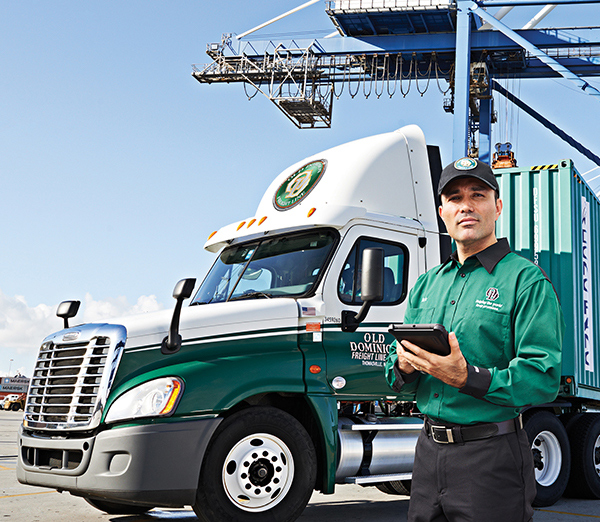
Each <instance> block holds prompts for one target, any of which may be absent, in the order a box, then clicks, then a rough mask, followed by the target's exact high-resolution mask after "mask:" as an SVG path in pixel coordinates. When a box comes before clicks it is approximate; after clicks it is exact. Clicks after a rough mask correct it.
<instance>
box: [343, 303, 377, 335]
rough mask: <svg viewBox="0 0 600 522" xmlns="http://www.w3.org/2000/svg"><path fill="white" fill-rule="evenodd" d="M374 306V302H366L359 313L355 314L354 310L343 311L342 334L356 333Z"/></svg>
mask: <svg viewBox="0 0 600 522" xmlns="http://www.w3.org/2000/svg"><path fill="white" fill-rule="evenodd" d="M372 304H373V302H372V301H366V302H364V303H363V304H362V306H361V307H360V310H359V311H358V313H355V312H353V311H352V310H343V311H342V332H350V333H352V332H356V329H357V328H358V325H359V324H360V323H362V322H363V321H364V320H365V317H367V314H368V313H369V309H370V308H371V305H372Z"/></svg>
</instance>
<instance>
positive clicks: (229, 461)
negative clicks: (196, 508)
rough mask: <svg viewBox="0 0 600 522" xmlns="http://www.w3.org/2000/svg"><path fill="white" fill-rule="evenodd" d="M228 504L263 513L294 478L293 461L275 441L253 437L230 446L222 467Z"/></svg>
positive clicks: (280, 497) (259, 435) (266, 436)
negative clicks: (229, 502)
mask: <svg viewBox="0 0 600 522" xmlns="http://www.w3.org/2000/svg"><path fill="white" fill-rule="evenodd" d="M222 476H223V486H224V488H225V492H226V493H227V496H228V497H229V500H230V501H231V502H232V503H233V504H235V506H236V507H238V508H239V509H242V510H244V511H253V512H259V511H266V510H267V509H271V508H272V507H273V506H275V505H276V504H278V503H279V502H280V501H281V500H283V498H284V497H285V495H286V494H287V492H288V491H289V489H290V487H291V485H292V481H293V478H294V460H293V458H292V454H291V451H290V449H289V448H288V447H287V445H286V444H285V443H284V442H283V441H282V440H281V439H279V438H278V437H275V436H274V435H271V434H267V433H257V434H254V435H250V436H248V437H245V438H244V439H242V440H240V441H239V442H238V443H237V444H235V445H234V446H233V448H232V449H231V451H230V452H229V454H228V455H227V458H226V459H225V462H224V465H223V475H222Z"/></svg>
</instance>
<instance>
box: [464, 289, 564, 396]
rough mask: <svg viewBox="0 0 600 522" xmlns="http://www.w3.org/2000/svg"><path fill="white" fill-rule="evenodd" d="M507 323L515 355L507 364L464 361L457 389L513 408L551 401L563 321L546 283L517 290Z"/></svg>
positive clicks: (557, 373)
mask: <svg viewBox="0 0 600 522" xmlns="http://www.w3.org/2000/svg"><path fill="white" fill-rule="evenodd" d="M512 322H513V333H514V350H515V357H514V358H513V359H512V360H511V361H510V363H509V365H508V367H507V368H476V367H474V366H471V365H469V366H470V368H468V369H469V376H468V379H467V384H466V386H465V387H464V388H462V389H461V392H462V393H467V394H468V395H472V396H473V397H477V398H480V399H483V400H486V401H488V402H491V403H493V404H497V405H499V406H509V407H516V408H522V407H526V406H530V405H535V404H543V403H546V402H552V401H553V400H554V399H555V398H556V395H557V393H558V389H559V385H560V376H561V355H562V341H563V335H564V330H565V322H564V318H563V314H562V310H561V308H560V304H559V302H558V298H557V297H556V293H555V292H554V289H553V288H552V284H551V283H550V282H549V281H547V280H546V279H543V280H538V281H537V282H535V283H533V284H532V285H530V286H529V287H528V288H526V289H525V290H524V291H523V292H521V294H520V295H519V296H518V297H517V301H516V304H515V310H514V314H513V319H512ZM486 387H487V389H486Z"/></svg>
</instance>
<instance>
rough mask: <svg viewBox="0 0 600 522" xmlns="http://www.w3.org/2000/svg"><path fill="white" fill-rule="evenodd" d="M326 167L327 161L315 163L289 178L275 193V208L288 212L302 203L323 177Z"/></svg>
mask: <svg viewBox="0 0 600 522" xmlns="http://www.w3.org/2000/svg"><path fill="white" fill-rule="evenodd" d="M326 165H327V162H326V161H325V160H318V161H313V162H311V163H308V164H307V165H304V167H302V168H300V169H298V170H297V171H296V172H294V173H293V174H292V175H291V176H288V178H287V179H286V180H285V181H284V182H283V183H282V184H281V185H280V186H279V188H278V189H277V192H275V198H274V199H273V205H275V208H276V209H277V210H288V209H290V208H292V207H294V206H296V205H297V204H298V203H300V202H301V201H302V200H303V199H304V198H305V197H306V196H307V195H308V194H309V192H310V191H311V190H312V189H313V188H314V186H315V185H316V184H317V183H318V182H319V180H320V179H321V178H322V177H323V173H324V172H325V167H326Z"/></svg>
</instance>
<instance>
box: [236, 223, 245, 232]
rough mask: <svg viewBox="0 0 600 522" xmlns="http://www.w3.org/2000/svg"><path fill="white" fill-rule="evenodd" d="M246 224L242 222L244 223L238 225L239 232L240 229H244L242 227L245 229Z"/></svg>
mask: <svg viewBox="0 0 600 522" xmlns="http://www.w3.org/2000/svg"><path fill="white" fill-rule="evenodd" d="M245 224H246V222H245V221H242V222H241V223H240V224H239V225H238V227H237V229H238V230H239V229H240V228H242V227H243V226H244V225H245Z"/></svg>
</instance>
